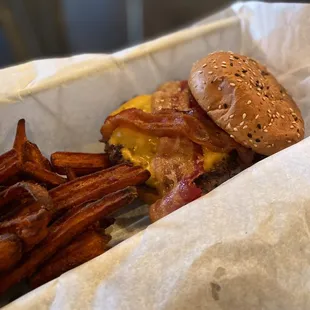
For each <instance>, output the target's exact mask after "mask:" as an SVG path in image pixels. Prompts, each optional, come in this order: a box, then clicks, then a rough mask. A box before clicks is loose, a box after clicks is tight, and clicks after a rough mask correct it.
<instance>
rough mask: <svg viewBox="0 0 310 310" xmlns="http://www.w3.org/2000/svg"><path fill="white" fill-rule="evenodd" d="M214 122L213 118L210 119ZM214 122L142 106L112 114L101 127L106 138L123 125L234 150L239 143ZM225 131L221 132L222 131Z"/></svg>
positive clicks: (152, 133) (219, 149)
mask: <svg viewBox="0 0 310 310" xmlns="http://www.w3.org/2000/svg"><path fill="white" fill-rule="evenodd" d="M210 122H211V121H210ZM210 124H211V123H207V122H206V123H202V122H201V121H199V120H198V119H197V118H196V117H194V116H192V115H189V114H185V113H182V112H175V111H171V110H169V111H163V112H162V113H156V114H155V113H146V112H143V111H142V110H138V109H128V110H124V111H122V112H120V113H119V114H116V115H113V116H109V117H108V118H107V119H106V121H105V123H104V125H103V126H102V127H101V134H102V136H103V139H104V140H105V141H107V140H109V138H110V136H111V135H112V133H113V131H114V130H115V129H116V128H117V127H119V126H122V127H127V128H133V129H136V130H139V131H143V132H145V133H147V134H150V135H154V136H157V137H184V138H188V139H190V140H191V141H193V142H194V143H196V144H198V145H201V146H204V147H206V148H208V149H209V150H211V151H214V152H227V153H228V152H230V151H231V150H233V149H235V148H236V147H237V143H236V142H235V141H234V140H233V139H231V138H230V137H229V135H228V134H226V133H224V132H223V133H221V129H219V128H218V127H216V126H215V125H212V124H211V125H210ZM219 133H221V134H219Z"/></svg>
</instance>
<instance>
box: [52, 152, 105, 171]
mask: <svg viewBox="0 0 310 310" xmlns="http://www.w3.org/2000/svg"><path fill="white" fill-rule="evenodd" d="M51 162H52V165H53V167H54V168H55V170H56V172H58V173H60V174H65V173H66V168H71V169H73V170H74V172H75V173H76V174H77V175H79V176H80V175H86V174H90V173H93V172H96V171H99V170H102V169H105V168H107V167H109V166H110V161H109V156H108V155H107V154H91V153H75V152H56V153H54V154H52V155H51Z"/></svg>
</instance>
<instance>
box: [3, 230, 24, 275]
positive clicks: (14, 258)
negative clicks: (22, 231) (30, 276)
mask: <svg viewBox="0 0 310 310" xmlns="http://www.w3.org/2000/svg"><path fill="white" fill-rule="evenodd" d="M21 257H22V243H21V241H20V239H19V238H18V237H17V236H16V235H14V234H4V235H0V272H3V271H6V270H9V269H11V268H12V267H13V266H14V265H16V263H17V262H18V261H19V260H20V259H21Z"/></svg>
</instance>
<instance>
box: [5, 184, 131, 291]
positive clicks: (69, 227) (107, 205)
mask: <svg viewBox="0 0 310 310" xmlns="http://www.w3.org/2000/svg"><path fill="white" fill-rule="evenodd" d="M136 197H137V191H136V189H135V188H133V187H127V188H125V189H123V190H120V191H118V192H115V193H112V194H109V195H107V196H105V197H104V198H102V199H101V200H98V201H96V202H94V203H91V204H89V205H87V206H85V207H84V208H83V209H82V210H79V211H78V212H77V213H75V214H73V215H72V216H71V217H70V218H68V219H67V220H66V221H65V222H64V223H62V224H61V225H56V226H54V225H52V226H51V229H50V232H49V235H48V237H47V238H46V239H45V241H44V242H42V243H40V244H39V245H38V246H37V247H36V248H34V249H33V251H31V253H30V254H29V256H28V258H27V259H26V260H25V261H23V262H22V263H21V264H20V265H19V266H17V267H16V268H14V269H13V270H12V271H10V272H9V273H6V274H5V275H3V276H2V278H1V281H0V294H1V293H3V292H5V291H6V290H8V289H9V288H10V287H12V286H13V285H14V284H16V283H18V282H20V281H21V280H22V279H24V278H25V277H29V276H31V275H32V274H33V273H34V272H35V271H36V270H37V268H38V267H39V266H40V265H42V263H44V262H45V261H46V260H47V259H49V258H50V257H51V256H52V255H53V254H55V253H56V252H57V251H58V250H60V249H61V248H63V247H65V246H66V245H67V244H69V243H70V242H71V240H72V239H73V238H74V237H75V236H77V235H79V234H81V233H82V232H83V231H84V230H85V229H86V228H87V227H88V226H90V225H92V224H94V223H95V222H97V221H98V220H100V219H101V218H103V217H105V216H107V215H110V214H111V213H113V212H115V211H116V210H118V209H119V208H121V207H123V206H124V205H127V204H129V203H131V202H132V201H133V199H135V198H136Z"/></svg>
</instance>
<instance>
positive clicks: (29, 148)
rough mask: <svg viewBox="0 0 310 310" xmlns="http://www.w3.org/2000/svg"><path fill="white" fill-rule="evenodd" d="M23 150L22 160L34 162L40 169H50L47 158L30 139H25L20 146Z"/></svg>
mask: <svg viewBox="0 0 310 310" xmlns="http://www.w3.org/2000/svg"><path fill="white" fill-rule="evenodd" d="M22 152H23V162H28V161H30V162H32V163H35V164H36V165H37V166H39V167H40V168H42V169H46V170H49V171H52V167H51V164H50V162H49V160H48V159H47V158H46V157H44V155H43V154H42V153H41V151H40V149H39V148H38V146H37V145H36V144H34V143H32V142H30V141H25V142H24V144H23V147H22Z"/></svg>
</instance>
